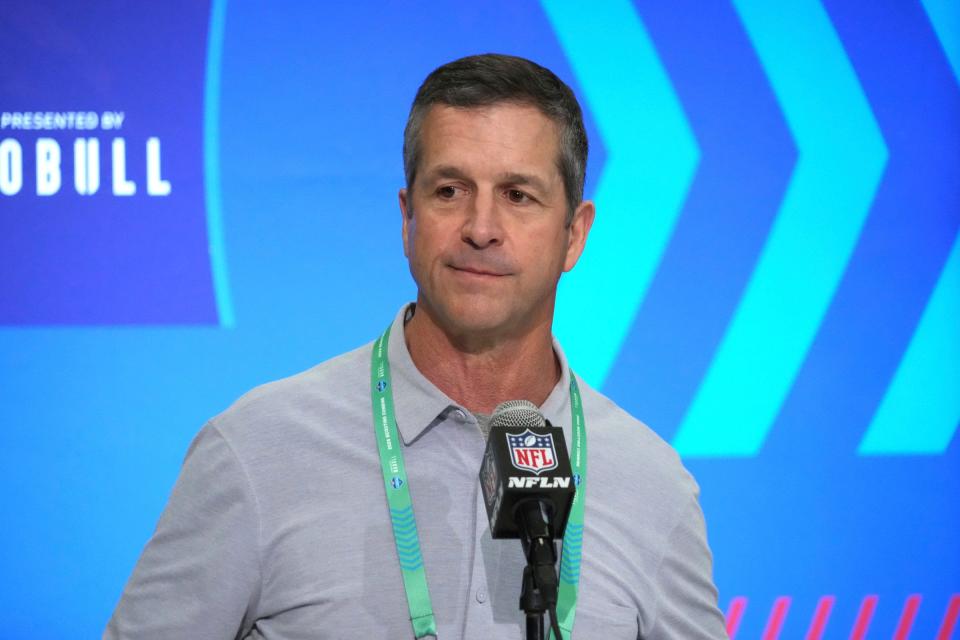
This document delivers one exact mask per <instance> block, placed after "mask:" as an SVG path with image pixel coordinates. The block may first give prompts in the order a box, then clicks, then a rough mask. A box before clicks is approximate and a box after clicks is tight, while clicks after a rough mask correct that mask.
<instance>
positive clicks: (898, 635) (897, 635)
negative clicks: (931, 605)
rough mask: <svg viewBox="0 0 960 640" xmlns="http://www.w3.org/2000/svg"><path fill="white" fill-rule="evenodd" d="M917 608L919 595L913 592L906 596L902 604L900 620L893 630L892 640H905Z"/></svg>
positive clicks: (918, 606)
mask: <svg viewBox="0 0 960 640" xmlns="http://www.w3.org/2000/svg"><path fill="white" fill-rule="evenodd" d="M919 608H920V596H919V595H918V594H913V595H912V596H910V597H909V598H907V601H906V602H905V603H904V605H903V613H901V614H900V622H899V623H898V624H897V630H896V631H894V632H893V640H907V638H908V637H909V636H910V628H911V627H912V626H913V621H914V619H915V618H916V617H917V610H918V609H919Z"/></svg>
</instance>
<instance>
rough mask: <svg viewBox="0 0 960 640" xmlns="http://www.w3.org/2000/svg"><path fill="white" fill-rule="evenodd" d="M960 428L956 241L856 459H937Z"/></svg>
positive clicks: (959, 245) (959, 250)
mask: <svg viewBox="0 0 960 640" xmlns="http://www.w3.org/2000/svg"><path fill="white" fill-rule="evenodd" d="M958 425H960V236H958V237H957V239H956V240H954V243H953V247H952V248H951V250H950V256H949V257H948V258H947V264H946V266H945V267H944V269H943V272H942V273H941V274H940V278H939V279H938V281H937V284H936V286H935V287H934V290H933V293H932V294H931V296H930V302H928V303H927V306H926V308H925V309H924V311H923V315H922V316H921V318H920V323H919V324H918V326H917V330H916V332H915V333H914V334H913V338H912V339H911V340H910V344H909V345H908V347H907V351H906V353H905V354H904V356H903V360H901V361H900V366H899V367H898V368H897V371H896V373H895V374H894V376H893V381H892V382H891V383H890V387H889V388H888V389H887V393H886V394H885V395H884V397H883V401H882V402H881V403H880V407H879V408H878V409H877V413H876V415H875V416H874V418H873V421H872V422H871V423H870V427H869V428H868V429H867V432H866V434H865V435H864V437H863V440H862V441H861V442H860V447H859V449H858V453H860V454H863V455H881V454H904V453H908V454H909V453H913V454H940V453H943V452H944V451H946V449H947V446H949V444H950V441H951V440H952V439H953V434H954V433H955V432H956V430H957V426H958Z"/></svg>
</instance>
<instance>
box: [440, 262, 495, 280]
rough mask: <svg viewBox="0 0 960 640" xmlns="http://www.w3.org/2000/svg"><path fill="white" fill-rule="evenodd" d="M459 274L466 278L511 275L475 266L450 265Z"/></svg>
mask: <svg viewBox="0 0 960 640" xmlns="http://www.w3.org/2000/svg"><path fill="white" fill-rule="evenodd" d="M447 266H449V267H450V268H451V269H453V270H454V271H456V272H457V273H461V274H464V275H466V276H474V277H478V278H502V277H504V276H508V275H510V274H509V273H507V272H504V271H497V270H493V269H490V268H489V267H480V266H473V265H456V264H450V265H447Z"/></svg>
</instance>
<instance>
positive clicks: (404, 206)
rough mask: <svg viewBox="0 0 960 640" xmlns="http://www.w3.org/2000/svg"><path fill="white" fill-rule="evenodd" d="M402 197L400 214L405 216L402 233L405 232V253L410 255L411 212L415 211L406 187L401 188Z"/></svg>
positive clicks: (400, 197) (400, 194)
mask: <svg viewBox="0 0 960 640" xmlns="http://www.w3.org/2000/svg"><path fill="white" fill-rule="evenodd" d="M398 196H399V199H400V216H401V217H402V218H403V222H402V233H403V255H405V256H407V257H408V258H409V257H410V240H409V238H410V214H411V213H413V211H412V210H411V209H410V201H409V200H408V194H407V190H406V189H400V193H399V194H398Z"/></svg>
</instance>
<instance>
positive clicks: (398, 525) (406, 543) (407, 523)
mask: <svg viewBox="0 0 960 640" xmlns="http://www.w3.org/2000/svg"><path fill="white" fill-rule="evenodd" d="M390 520H391V522H392V523H393V533H394V536H395V537H396V542H397V555H398V556H399V558H400V567H401V568H402V569H403V570H404V571H416V570H418V569H420V568H421V567H423V557H422V556H421V555H420V541H419V540H418V538H417V522H416V520H415V519H414V517H413V506H412V505H411V506H407V507H405V508H403V509H390Z"/></svg>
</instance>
